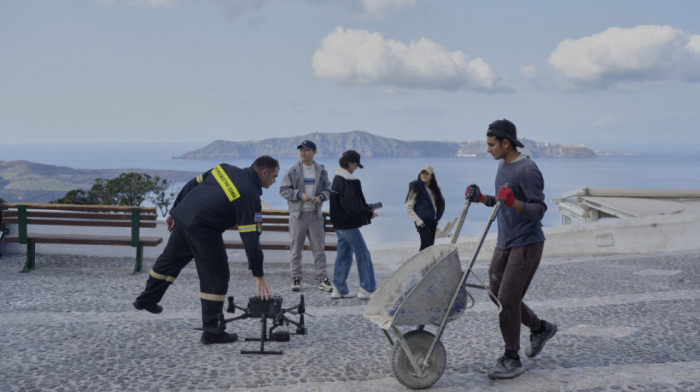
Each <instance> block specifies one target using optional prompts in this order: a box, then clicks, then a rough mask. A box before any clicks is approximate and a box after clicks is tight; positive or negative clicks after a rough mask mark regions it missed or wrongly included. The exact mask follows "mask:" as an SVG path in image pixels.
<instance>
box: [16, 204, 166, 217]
mask: <svg viewBox="0 0 700 392" xmlns="http://www.w3.org/2000/svg"><path fill="white" fill-rule="evenodd" d="M18 206H27V209H33V210H65V211H92V212H115V211H117V212H129V213H130V212H131V210H132V209H134V208H138V209H140V210H141V214H144V213H150V214H156V208H155V207H140V206H133V207H132V206H108V205H104V206H103V205H82V204H43V203H3V204H2V208H3V210H4V209H8V208H15V209H16V208H17V207H18Z"/></svg>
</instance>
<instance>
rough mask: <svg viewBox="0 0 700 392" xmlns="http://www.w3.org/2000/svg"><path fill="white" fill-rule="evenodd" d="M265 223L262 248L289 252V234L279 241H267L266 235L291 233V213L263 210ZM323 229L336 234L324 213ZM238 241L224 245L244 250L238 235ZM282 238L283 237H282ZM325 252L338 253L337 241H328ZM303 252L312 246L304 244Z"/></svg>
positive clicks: (328, 217) (226, 242)
mask: <svg viewBox="0 0 700 392" xmlns="http://www.w3.org/2000/svg"><path fill="white" fill-rule="evenodd" d="M262 215H263V223H262V236H261V238H260V247H261V248H262V249H269V250H289V247H290V245H291V239H290V238H289V234H287V237H286V238H280V239H279V240H274V241H273V240H268V239H265V234H266V233H270V232H280V233H282V232H286V233H289V211H286V210H263V212H262ZM323 223H324V224H323V227H324V230H325V232H326V233H335V229H334V228H333V224H332V223H331V218H330V216H329V214H328V213H327V212H324V213H323ZM230 230H238V227H237V226H234V227H232V228H231V229H230ZM230 230H229V231H230ZM236 237H237V238H238V239H237V240H228V239H224V245H226V248H227V249H244V247H243V243H242V242H241V240H240V237H239V236H238V235H236ZM280 237H281V236H280ZM324 249H325V250H327V251H333V252H335V251H337V250H338V245H337V243H336V241H328V240H326V245H325V248H324ZM303 250H311V246H310V245H309V244H308V242H307V243H304V247H303Z"/></svg>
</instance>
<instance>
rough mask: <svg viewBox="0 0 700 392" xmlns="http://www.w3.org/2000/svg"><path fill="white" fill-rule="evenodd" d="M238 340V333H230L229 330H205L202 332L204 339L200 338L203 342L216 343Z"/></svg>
mask: <svg viewBox="0 0 700 392" xmlns="http://www.w3.org/2000/svg"><path fill="white" fill-rule="evenodd" d="M236 340H238V335H236V334H235V333H228V332H221V333H213V332H207V331H204V332H202V339H200V340H199V341H200V342H202V344H216V343H233V342H235V341H236Z"/></svg>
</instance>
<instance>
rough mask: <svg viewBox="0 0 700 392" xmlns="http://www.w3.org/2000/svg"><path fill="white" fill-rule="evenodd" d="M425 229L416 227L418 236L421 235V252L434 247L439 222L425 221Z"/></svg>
mask: <svg viewBox="0 0 700 392" xmlns="http://www.w3.org/2000/svg"><path fill="white" fill-rule="evenodd" d="M423 223H424V225H423V227H420V226H416V230H417V231H418V235H420V249H418V250H419V251H421V250H423V249H425V248H427V247H429V246H432V245H433V244H434V243H435V232H436V231H437V222H436V221H432V222H427V221H423Z"/></svg>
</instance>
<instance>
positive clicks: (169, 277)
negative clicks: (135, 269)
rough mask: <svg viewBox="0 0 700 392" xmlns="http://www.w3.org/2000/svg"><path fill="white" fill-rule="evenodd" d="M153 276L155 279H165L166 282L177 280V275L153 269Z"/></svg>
mask: <svg viewBox="0 0 700 392" xmlns="http://www.w3.org/2000/svg"><path fill="white" fill-rule="evenodd" d="M151 276H152V277H153V278H155V279H159V280H164V281H166V282H170V283H173V282H175V277H173V276H167V275H161V274H159V273H157V272H156V271H153V270H151Z"/></svg>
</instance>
